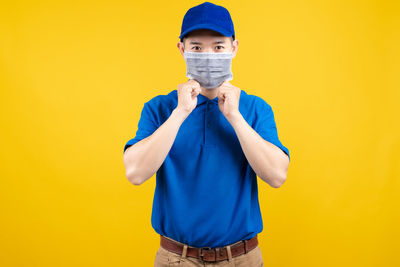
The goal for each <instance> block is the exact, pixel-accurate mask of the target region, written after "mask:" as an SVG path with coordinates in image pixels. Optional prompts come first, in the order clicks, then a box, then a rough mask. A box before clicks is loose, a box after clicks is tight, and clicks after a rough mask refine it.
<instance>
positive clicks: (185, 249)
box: [182, 244, 188, 258]
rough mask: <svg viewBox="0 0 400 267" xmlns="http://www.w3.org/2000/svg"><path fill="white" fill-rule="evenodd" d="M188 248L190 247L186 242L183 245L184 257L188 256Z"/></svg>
mask: <svg viewBox="0 0 400 267" xmlns="http://www.w3.org/2000/svg"><path fill="white" fill-rule="evenodd" d="M187 248H188V245H186V244H185V245H183V252H182V258H186V253H187Z"/></svg>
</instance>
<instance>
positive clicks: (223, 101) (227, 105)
mask: <svg viewBox="0 0 400 267" xmlns="http://www.w3.org/2000/svg"><path fill="white" fill-rule="evenodd" d="M241 91H242V90H241V89H240V88H238V87H236V86H233V85H232V84H231V83H230V82H228V81H224V82H223V83H222V84H221V85H220V86H219V88H218V107H219V110H221V112H222V114H224V116H225V118H227V119H228V121H229V120H231V119H232V118H233V117H234V116H236V115H238V114H240V112H239V99H240V93H241Z"/></svg>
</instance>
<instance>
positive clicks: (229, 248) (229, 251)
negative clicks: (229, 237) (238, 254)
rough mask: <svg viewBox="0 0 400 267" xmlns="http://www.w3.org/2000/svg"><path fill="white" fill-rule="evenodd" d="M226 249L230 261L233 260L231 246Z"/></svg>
mask: <svg viewBox="0 0 400 267" xmlns="http://www.w3.org/2000/svg"><path fill="white" fill-rule="evenodd" d="M226 251H227V252H228V261H231V260H232V252H231V246H230V245H229V246H226Z"/></svg>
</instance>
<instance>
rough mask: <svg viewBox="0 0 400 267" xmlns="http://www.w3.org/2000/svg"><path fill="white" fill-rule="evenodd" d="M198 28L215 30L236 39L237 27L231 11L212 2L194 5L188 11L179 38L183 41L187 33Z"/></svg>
mask: <svg viewBox="0 0 400 267" xmlns="http://www.w3.org/2000/svg"><path fill="white" fill-rule="evenodd" d="M197 29H209V30H213V31H216V32H219V33H221V34H222V35H224V36H228V37H233V40H235V29H234V27H233V22H232V18H231V15H230V14H229V11H228V10H227V9H226V8H225V7H223V6H219V5H216V4H213V3H210V2H204V3H202V4H200V5H197V6H194V7H192V8H190V9H189V10H188V11H187V12H186V14H185V16H184V17H183V22H182V28H181V35H180V36H179V39H180V40H181V41H182V38H183V37H184V36H185V35H187V34H188V33H189V32H191V31H194V30H197Z"/></svg>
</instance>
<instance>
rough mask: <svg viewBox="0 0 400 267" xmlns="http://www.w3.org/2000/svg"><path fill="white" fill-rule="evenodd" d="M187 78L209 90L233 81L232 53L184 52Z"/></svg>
mask: <svg viewBox="0 0 400 267" xmlns="http://www.w3.org/2000/svg"><path fill="white" fill-rule="evenodd" d="M184 58H185V61H186V68H187V72H186V77H188V78H189V79H194V80H196V81H198V82H199V83H200V85H201V86H202V87H204V88H207V89H213V88H216V87H218V86H220V85H221V84H222V83H223V82H224V81H230V80H232V79H233V74H232V71H231V64H232V52H217V53H213V52H210V53H209V52H186V51H185V52H184Z"/></svg>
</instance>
